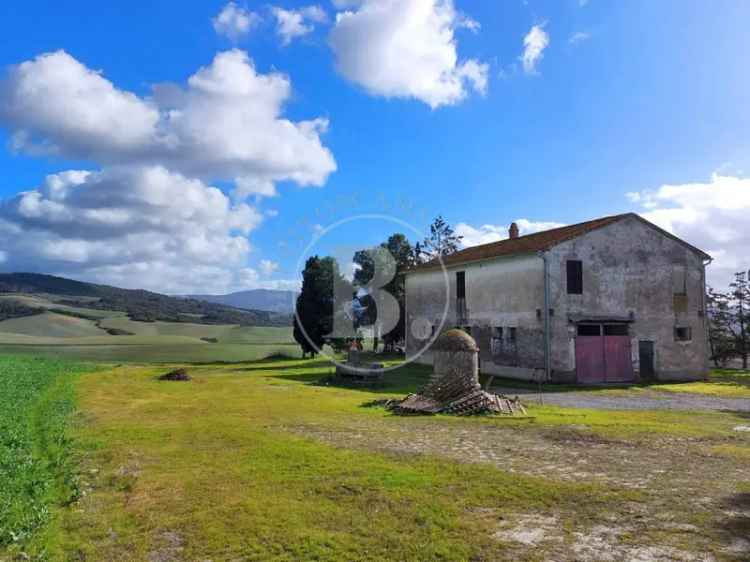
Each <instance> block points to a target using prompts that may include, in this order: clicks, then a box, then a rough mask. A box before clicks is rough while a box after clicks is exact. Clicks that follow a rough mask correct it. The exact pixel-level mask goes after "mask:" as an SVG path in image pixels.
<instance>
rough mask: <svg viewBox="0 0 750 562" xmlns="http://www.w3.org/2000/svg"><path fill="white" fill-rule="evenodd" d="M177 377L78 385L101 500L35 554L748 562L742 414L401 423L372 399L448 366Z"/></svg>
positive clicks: (83, 469)
mask: <svg viewBox="0 0 750 562" xmlns="http://www.w3.org/2000/svg"><path fill="white" fill-rule="evenodd" d="M168 368H171V366H167V365H163V366H137V365H121V366H118V367H110V368H107V369H103V370H100V371H98V372H94V373H87V374H83V375H80V376H78V377H77V378H76V379H75V382H76V391H77V402H78V406H79V409H80V414H79V416H78V419H79V420H80V423H78V424H77V425H76V426H75V432H74V439H75V440H74V443H75V454H74V455H73V456H72V457H71V458H76V459H80V462H81V464H80V466H79V472H78V473H79V475H80V489H81V493H82V496H81V499H80V500H79V501H77V502H76V503H75V504H73V505H72V506H70V507H67V508H58V509H57V510H55V512H54V515H55V516H54V517H53V518H52V519H51V522H50V523H49V524H48V525H47V527H46V528H45V531H44V532H43V533H38V534H37V537H36V538H35V539H34V541H31V542H29V544H28V546H27V548H26V551H27V553H28V554H29V555H30V556H31V557H32V558H33V557H35V556H37V555H39V554H40V553H46V554H45V556H46V557H48V558H49V559H51V560H96V561H99V560H104V561H108V560H123V561H124V560H128V561H130V560H143V561H149V562H150V561H154V560H156V561H159V562H168V561H182V560H186V561H187V560H212V561H214V562H217V561H224V560H354V559H356V560H549V559H554V560H592V561H593V560H597V561H598V560H601V559H602V557H601V556H602V552H617V553H618V554H621V555H622V556H623V559H639V560H640V559H643V560H647V559H655V560H661V559H664V560H670V559H678V560H679V559H689V558H687V556H688V555H691V553H696V552H710V553H712V555H714V556H715V557H716V559H718V560H743V559H745V558H742V556H744V554H745V552H744V551H743V549H744V548H745V544H744V543H742V540H744V538H743V537H746V536H747V534H748V531H750V501H748V498H747V496H748V493H749V492H750V475H749V474H748V463H747V458H748V457H747V455H748V452H750V436H748V435H747V434H740V433H737V432H735V431H733V428H734V427H735V426H737V425H739V424H742V423H748V420H747V419H746V418H743V417H742V415H739V414H731V413H714V414H711V413H703V414H691V413H687V412H612V411H607V412H605V411H596V410H578V409H570V408H568V409H566V408H557V407H551V406H545V407H540V406H534V405H531V406H530V408H529V410H530V416H528V417H526V418H521V419H509V418H498V417H491V416H487V417H477V418H452V417H447V416H434V417H399V416H393V415H391V414H389V413H388V412H387V411H385V410H384V409H382V408H380V407H374V406H372V405H371V403H372V402H373V401H374V400H377V399H382V398H385V397H390V396H402V395H404V394H405V393H407V392H411V391H414V390H415V389H416V388H417V387H418V386H419V385H421V384H423V383H424V382H425V380H426V378H427V376H428V374H429V371H428V369H426V368H423V367H418V366H409V367H406V368H403V369H399V370H397V371H393V372H389V373H388V374H387V375H386V384H385V386H384V387H382V388H378V389H374V390H367V389H354V388H340V387H335V386H325V385H320V384H317V382H318V381H319V380H320V379H321V378H322V377H324V376H325V375H326V374H328V373H329V372H330V371H331V367H330V365H328V364H327V363H326V362H325V361H322V360H316V361H310V360H308V361H301V360H269V361H260V362H247V363H239V364H223V365H218V364H213V365H200V366H193V367H188V369H189V371H190V373H191V375H192V376H193V380H192V381H189V382H160V381H157V380H156V377H157V375H158V374H161V373H163V372H165V370H167V369H168ZM71 380H72V379H71ZM730 506H733V507H730ZM730 512H731V513H732V515H728V514H729V513H730ZM743 514H744V515H743ZM747 547H748V550H747V552H750V544H748V545H747ZM2 552H3V551H2V547H0V560H3V554H2ZM738 552H739V554H738ZM647 556H651V558H648V557H647Z"/></svg>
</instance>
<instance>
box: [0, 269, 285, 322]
mask: <svg viewBox="0 0 750 562" xmlns="http://www.w3.org/2000/svg"><path fill="white" fill-rule="evenodd" d="M0 293H25V294H34V293H44V294H48V295H58V296H65V297H69V298H67V299H63V300H59V301H58V302H60V304H67V305H71V306H76V307H79V308H91V309H95V310H116V311H120V312H126V313H127V314H128V316H130V318H131V319H132V320H140V321H143V322H154V321H156V320H162V321H165V322H194V323H199V324H240V325H243V326H289V325H290V324H291V316H290V315H289V314H284V313H279V312H275V311H267V310H258V309H253V308H251V307H243V308H242V309H239V308H236V307H233V306H229V305H225V304H221V303H215V302H210V301H207V300H198V299H192V298H181V297H170V296H167V295H162V294H160V293H152V292H151V291H143V290H140V289H120V288H118V287H111V286H109V285H96V284H94V283H84V282H82V281H73V280H71V279H65V278H64V277H55V276H53V275H43V274H40V273H0ZM290 301H291V297H290ZM12 312H13V313H14V314H15V312H17V311H12Z"/></svg>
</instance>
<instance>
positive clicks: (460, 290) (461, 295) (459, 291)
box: [456, 271, 466, 299]
mask: <svg viewBox="0 0 750 562" xmlns="http://www.w3.org/2000/svg"><path fill="white" fill-rule="evenodd" d="M456 298H457V299H465V298H466V272H465V271H457V272H456Z"/></svg>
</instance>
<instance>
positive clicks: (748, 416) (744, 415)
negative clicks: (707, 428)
mask: <svg viewBox="0 0 750 562" xmlns="http://www.w3.org/2000/svg"><path fill="white" fill-rule="evenodd" d="M719 411H720V412H721V413H722V414H732V415H733V416H737V417H738V418H741V419H743V420H750V410H719Z"/></svg>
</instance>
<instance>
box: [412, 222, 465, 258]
mask: <svg viewBox="0 0 750 562" xmlns="http://www.w3.org/2000/svg"><path fill="white" fill-rule="evenodd" d="M461 240H463V236H459V235H457V234H456V233H455V231H454V230H453V228H451V226H450V225H449V224H448V223H447V222H445V219H443V217H442V216H440V215H439V216H438V217H437V218H436V219H435V220H434V221H432V224H431V225H430V235H429V236H427V237H426V238H425V239H424V240H423V241H422V242H417V245H416V247H415V251H416V256H417V258H418V259H419V261H422V262H424V261H430V260H432V259H435V258H437V257H438V256H440V257H444V256H447V255H449V254H452V253H454V252H456V251H458V249H459V248H460V247H461Z"/></svg>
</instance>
